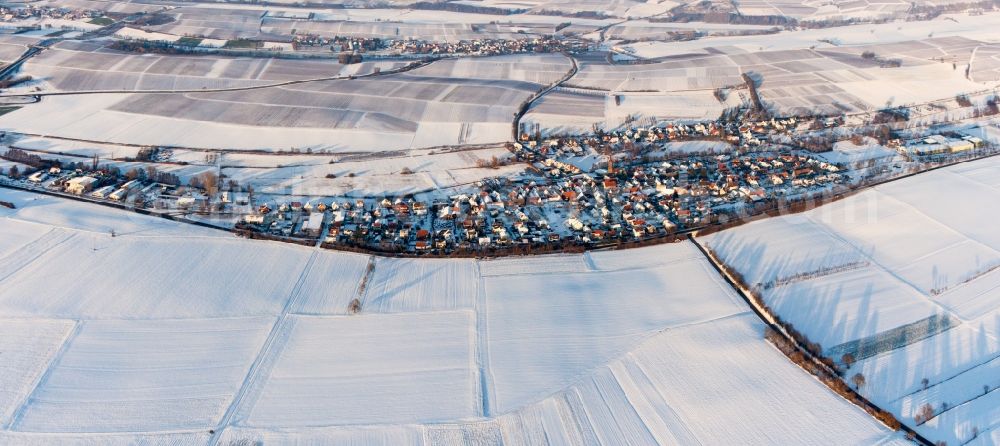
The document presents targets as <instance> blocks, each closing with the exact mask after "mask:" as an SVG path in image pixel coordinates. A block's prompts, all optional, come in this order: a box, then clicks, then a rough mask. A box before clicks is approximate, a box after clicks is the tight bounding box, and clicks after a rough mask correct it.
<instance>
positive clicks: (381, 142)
mask: <svg viewBox="0 0 1000 446" xmlns="http://www.w3.org/2000/svg"><path fill="white" fill-rule="evenodd" d="M83 56H84V57H86V56H87V54H84V55H83ZM131 57H137V58H139V57H141V56H131ZM194 60H195V61H197V62H198V63H200V64H208V65H211V66H205V67H202V68H203V69H204V70H209V71H211V70H213V69H218V68H219V67H218V66H215V65H212V64H216V63H219V61H218V60H216V59H211V58H208V59H194ZM139 61H141V62H143V63H148V62H149V60H148V59H139ZM235 61H239V59H235ZM251 62H252V63H258V62H261V61H259V60H256V61H251ZM272 63H276V62H272ZM213 67H214V68H213ZM249 69H250V68H249V67H243V68H241V72H243V73H245V72H246V70H249ZM290 69H293V68H290ZM337 69H338V70H339V68H337ZM569 69H570V62H569V60H568V59H567V58H565V57H564V56H562V55H557V54H555V55H552V54H550V55H521V56H503V57H492V58H476V59H462V60H441V61H438V62H435V63H432V64H430V65H427V66H425V67H421V68H418V69H415V70H411V71H409V72H406V73H402V74H396V75H386V76H376V77H370V78H356V79H345V80H332V81H316V82H308V83H302V84H296V85H285V86H278V87H272V88H264V89H254V90H243V91H215V92H204V93H202V92H197V93H185V94H181V93H178V94H149V93H147V94H141V93H133V94H124V93H122V94H117V93H115V94H99V95H80V96H51V97H47V98H46V99H45V100H43V101H42V102H41V103H39V104H35V105H34V106H32V107H25V108H23V109H20V110H17V111H15V112H12V113H8V114H6V115H4V116H2V117H0V127H2V128H7V129H13V128H17V129H18V130H19V131H21V132H25V133H33V134H44V135H49V136H55V137H63V138H74V139H81V140H86V141H101V142H111V143H126V144H143V145H166V146H180V147H191V148H216V149H221V148H224V149H229V150H240V149H252V150H265V151H271V150H290V149H293V148H295V149H299V150H302V149H304V148H309V149H310V150H329V151H352V150H366V151H387V150H399V149H411V148H420V147H434V146H442V145H454V144H486V143H500V142H504V141H506V140H507V139H509V137H510V132H511V122H512V120H513V117H514V114H515V112H516V111H517V109H518V107H519V106H520V105H521V103H522V102H524V101H526V100H527V99H528V98H529V97H531V95H532V94H533V93H535V92H536V91H538V90H541V89H542V88H543V87H544V86H546V85H548V84H549V83H552V82H555V81H556V80H558V79H559V78H560V77H562V76H563V75H564V74H565V73H566V72H567V71H568V70H569ZM333 74H336V73H333ZM91 75H92V73H89V72H88V74H87V76H91ZM101 76H104V74H101ZM329 76H330V75H327V76H326V77H329ZM174 77H175V76H174ZM171 79H173V77H171ZM197 79H202V78H197ZM199 82H200V81H199ZM85 115H86V117H83V118H81V117H82V116H85ZM40 116H45V117H46V118H45V119H40V118H39V117H40Z"/></svg>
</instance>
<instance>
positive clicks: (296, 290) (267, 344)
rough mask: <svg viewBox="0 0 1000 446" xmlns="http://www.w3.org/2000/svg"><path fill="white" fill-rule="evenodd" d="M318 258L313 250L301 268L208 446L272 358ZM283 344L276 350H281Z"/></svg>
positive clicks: (230, 417)
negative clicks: (263, 366) (293, 307)
mask: <svg viewBox="0 0 1000 446" xmlns="http://www.w3.org/2000/svg"><path fill="white" fill-rule="evenodd" d="M318 256H319V251H318V250H314V251H313V252H312V255H311V256H310V257H309V260H308V261H307V262H306V264H305V266H304V267H303V268H302V272H301V273H300V274H299V278H298V280H297V281H296V282H295V286H294V287H293V288H292V291H291V293H290V294H289V296H288V300H287V301H286V302H285V306H284V307H283V308H282V309H281V313H280V314H279V315H278V318H277V319H276V320H275V321H274V325H272V326H271V331H270V332H268V334H267V338H266V339H265V340H264V344H263V345H261V348H260V350H259V351H258V352H257V357H256V358H254V361H253V363H251V364H250V368H249V369H248V370H247V374H246V377H245V378H244V379H243V383H242V384H241V385H240V388H239V389H238V390H237V392H236V394H234V395H233V401H232V402H231V403H230V404H229V407H228V408H227V409H226V412H225V413H224V414H223V415H222V418H221V419H220V420H219V424H218V425H216V427H215V429H213V430H212V437H211V438H210V439H209V441H208V444H209V446H215V445H217V444H219V440H220V439H221V438H222V432H224V431H225V430H226V429H227V428H228V427H229V426H230V423H232V421H233V417H235V416H236V412H238V411H239V409H240V406H241V405H242V403H243V400H244V399H245V398H246V396H247V394H249V393H250V392H252V391H253V390H254V388H255V386H256V384H257V382H258V379H259V377H260V375H259V371H260V369H261V365H262V364H263V363H264V362H265V361H266V360H267V359H268V358H270V357H272V355H271V352H272V350H274V349H275V340H276V339H277V338H278V337H279V335H280V334H281V333H282V332H283V331H284V329H285V327H286V326H287V325H288V323H289V322H288V321H289V318H288V316H289V314H291V313H290V311H291V309H292V305H293V303H294V302H295V301H296V300H298V297H299V295H300V294H301V291H302V286H303V284H304V283H305V281H306V277H307V276H308V275H309V273H310V272H311V271H312V268H313V265H314V264H315V263H316V257H318ZM283 347H284V344H282V345H281V346H279V347H278V348H283Z"/></svg>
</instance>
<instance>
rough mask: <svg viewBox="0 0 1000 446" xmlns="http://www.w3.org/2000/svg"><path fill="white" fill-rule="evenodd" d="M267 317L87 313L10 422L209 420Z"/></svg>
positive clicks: (31, 427) (71, 426)
mask: <svg viewBox="0 0 1000 446" xmlns="http://www.w3.org/2000/svg"><path fill="white" fill-rule="evenodd" d="M271 321H272V320H270V319H200V320H166V321H87V322H83V323H82V325H81V328H80V329H79V332H78V333H76V334H75V335H74V337H73V338H72V339H70V340H69V341H68V342H69V345H68V347H67V348H66V349H65V352H64V353H63V354H62V356H60V357H59V358H56V360H55V363H54V364H53V365H52V366H51V367H50V368H49V370H48V372H46V376H45V379H44V380H43V381H42V382H41V384H40V385H39V387H38V388H36V389H35V391H34V392H33V393H32V394H31V397H30V398H29V399H28V400H27V402H26V403H25V406H24V408H23V409H22V410H21V414H20V417H19V418H18V419H17V420H16V421H15V423H14V426H13V428H14V430H18V431H27V432H149V431H166V430H184V429H208V428H209V427H212V426H215V424H216V423H218V422H219V420H220V419H221V417H222V414H223V412H225V410H226V408H227V407H228V405H229V402H230V401H231V400H232V397H233V395H234V393H235V392H236V391H237V389H239V387H240V385H241V383H242V382H243V379H244V377H245V376H246V373H247V370H248V369H249V368H250V363H251V361H252V360H253V358H254V356H255V355H256V353H257V350H258V349H259V348H260V346H261V344H262V343H263V342H264V338H265V336H266V334H267V331H268V329H269V328H270V325H271Z"/></svg>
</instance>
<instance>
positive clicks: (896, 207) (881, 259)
mask: <svg viewBox="0 0 1000 446" xmlns="http://www.w3.org/2000/svg"><path fill="white" fill-rule="evenodd" d="M998 169H1000V160H997V159H995V158H990V159H985V160H979V161H973V162H968V163H963V164H958V165H955V166H951V167H947V168H943V169H939V170H935V171H932V172H928V173H923V174H920V175H917V176H914V177H910V178H906V179H903V180H899V181H895V182H891V183H886V184H883V185H880V186H877V187H875V188H873V189H869V190H866V191H864V192H861V193H858V194H856V195H853V196H851V197H848V198H845V199H843V200H840V201H837V202H835V203H832V204H829V205H826V206H823V207H820V208H818V209H814V210H811V211H808V212H805V213H802V214H795V215H789V216H783V217H779V218H773V219H767V220H762V221H758V222H753V223H750V224H748V225H745V226H741V227H738V228H734V229H731V230H727V231H723V232H721V233H716V234H712V235H709V236H707V237H705V241H706V243H707V245H708V246H709V247H710V248H711V249H713V250H714V251H715V252H716V253H717V254H718V255H719V256H720V258H721V259H722V260H723V261H724V262H726V263H727V264H729V265H730V266H731V267H733V268H734V269H735V270H737V271H739V272H740V273H741V274H742V275H743V277H744V280H745V282H746V283H747V284H748V285H749V286H751V287H753V288H756V289H757V290H758V292H759V293H760V295H761V297H763V299H764V301H765V302H766V303H767V304H768V306H770V307H771V308H772V309H773V310H774V312H775V313H777V314H778V315H779V316H780V317H781V318H782V319H784V320H785V321H787V322H788V323H791V324H793V325H794V327H795V328H796V329H797V330H798V331H800V332H802V333H803V334H804V335H805V336H806V337H808V338H809V340H811V341H813V342H817V343H819V344H820V345H821V347H822V348H823V349H824V351H826V352H827V353H828V354H830V355H832V356H834V358H833V359H834V360H837V361H841V359H842V357H841V356H842V354H844V353H851V354H852V355H853V356H854V357H855V359H856V360H857V362H855V363H854V364H853V365H852V366H851V367H850V368H849V371H848V372H847V376H853V375H854V374H855V373H861V374H862V375H863V376H864V377H865V381H866V382H865V384H864V385H863V386H862V387H861V394H862V395H865V396H867V397H869V398H870V399H871V400H872V401H873V402H875V403H876V404H878V405H880V406H881V407H883V408H884V409H887V410H890V411H892V412H894V413H895V414H896V415H897V417H898V418H899V419H900V420H901V421H903V422H904V423H907V424H908V425H910V426H913V427H915V429H916V430H917V431H918V432H920V433H921V434H923V435H925V436H927V437H928V438H930V439H932V440H933V441H945V442H947V443H948V444H963V443H966V442H969V441H973V440H976V441H983V440H982V439H977V438H976V437H977V436H980V437H985V438H989V435H992V433H991V432H995V431H996V430H997V429H998V428H1000V417H998V415H997V412H996V410H997V409H996V408H997V403H996V398H997V396H996V393H997V392H996V391H995V390H996V389H997V388H1000V381H998V380H997V376H998V375H997V370H998V367H1000V362H998V358H1000V316H998V315H1000V293H998V292H997V290H998V289H1000V236H998V233H997V231H996V225H995V224H994V223H993V222H995V221H997V219H1000V212H998V210H997V208H996V207H995V206H991V205H989V203H993V202H995V201H996V200H997V197H998V189H997V188H996V186H997V181H996V172H997V170H998ZM925 405H927V406H928V407H930V408H931V415H932V417H931V418H930V419H929V420H923V419H920V420H918V419H916V416H917V415H918V414H919V413H921V412H922V411H923V410H926V409H924V406H925ZM921 418H924V417H921ZM985 441H986V443H987V444H988V443H989V440H985Z"/></svg>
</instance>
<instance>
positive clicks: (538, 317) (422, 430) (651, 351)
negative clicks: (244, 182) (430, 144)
mask: <svg viewBox="0 0 1000 446" xmlns="http://www.w3.org/2000/svg"><path fill="white" fill-rule="evenodd" d="M0 200H4V201H10V202H14V203H15V204H16V207H17V208H16V209H7V208H0V225H3V227H4V228H5V230H4V231H3V232H0V234H2V235H0V242H2V244H0V266H4V265H7V262H9V261H14V260H16V262H17V263H18V264H19V265H22V266H23V268H20V269H18V270H17V271H13V272H12V273H11V274H9V275H6V274H5V275H0V284H2V285H3V286H2V287H0V288H2V289H3V290H4V294H3V295H2V296H0V319H4V320H13V321H14V322H11V323H4V324H3V327H4V328H3V330H4V333H3V334H4V336H2V340H0V349H2V351H3V354H4V356H5V357H8V358H12V359H13V360H12V361H5V362H4V365H3V366H0V382H2V383H6V384H5V385H4V386H2V387H3V390H2V391H0V417H2V418H0V422H2V424H0V426H2V428H0V440H2V441H8V442H15V443H21V442H27V443H39V444H59V443H66V442H70V443H71V444H72V442H78V441H97V442H101V443H110V444H118V443H121V444H128V443H135V442H141V443H171V442H174V443H176V442H180V443H186V444H201V443H210V444H216V443H221V444H228V442H235V441H268V442H272V441H273V442H278V443H283V442H291V441H309V442H320V443H329V442H362V443H364V444H387V445H400V444H414V445H430V444H463V443H467V442H468V441H469V439H473V438H474V439H479V440H486V439H494V440H497V441H502V442H504V443H517V442H526V443H528V444H536V443H538V442H540V441H543V440H542V439H543V438H548V439H549V441H562V442H568V443H569V444H580V443H591V442H592V443H596V444H612V443H616V442H617V441H618V440H620V439H623V438H629V439H631V440H632V441H635V442H640V443H643V444H672V443H677V442H681V443H686V442H690V441H695V442H701V443H732V442H738V441H741V440H745V439H752V440H751V441H752V442H766V441H780V442H785V443H796V444H831V443H838V444H872V443H880V442H881V444H895V443H896V442H899V441H901V440H902V438H901V437H899V436H898V435H897V434H895V433H892V432H890V431H889V430H888V429H886V428H884V427H882V426H881V425H879V424H877V423H876V422H875V421H874V420H873V419H871V418H869V417H868V415H866V414H865V413H864V412H863V411H861V410H860V409H858V408H855V407H853V406H851V405H849V404H848V403H847V402H845V401H842V400H840V399H839V398H838V397H837V396H835V395H834V394H833V393H831V392H830V391H828V390H827V389H826V388H824V387H823V386H822V385H821V384H820V383H818V382H817V381H816V380H814V379H813V378H812V377H810V376H809V375H807V374H806V373H805V372H803V371H802V370H800V369H798V368H797V367H795V366H793V365H792V364H791V363H789V362H787V360H786V359H785V358H784V357H783V356H782V355H781V353H780V352H779V351H778V350H776V349H775V348H773V347H772V346H770V345H769V344H768V343H767V342H766V341H765V340H764V339H763V326H762V324H761V323H760V322H759V321H758V320H757V319H756V317H755V316H754V315H753V314H752V313H751V312H750V311H749V308H748V307H746V305H745V304H744V303H743V302H742V301H741V300H740V299H739V298H738V297H737V296H736V294H735V293H734V292H733V291H732V290H731V289H730V288H729V287H728V286H727V285H726V284H725V283H724V282H723V281H722V279H721V278H720V277H719V276H718V275H716V274H715V272H714V270H713V269H712V268H711V266H710V265H709V264H708V262H707V260H706V259H705V258H704V257H702V256H701V255H700V254H699V253H698V251H697V250H696V248H695V247H694V246H693V245H692V244H689V243H678V244H673V245H662V246H657V247H650V248H643V249H639V250H635V251H630V252H594V253H589V254H586V255H581V254H574V255H569V254H566V255H557V256H548V257H531V258H509V259H505V260H499V261H491V260H474V259H468V260H425V259H387V258H372V257H369V256H364V255H358V254H346V253H338V252H333V251H324V250H319V249H316V248H311V247H300V246H290V245H284V244H277V243H274V242H263V241H248V240H237V239H233V238H230V237H229V236H226V235H225V234H226V233H223V232H219V231H211V230H207V229H205V230H193V232H191V233H189V234H188V233H185V232H184V230H186V229H191V228H188V227H187V226H184V225H182V224H180V223H175V222H171V221H166V220H161V219H156V218H153V217H146V216H141V215H135V214H130V213H125V212H123V211H118V210H112V209H108V208H101V207H93V206H89V207H88V206H86V205H83V204H80V203H75V202H70V201H65V200H62V199H58V198H54V197H42V196H37V195H33V194H30V193H26V192H13V191H10V190H7V189H0ZM43 215H44V217H45V218H44V219H43V218H41V216H43ZM78 217H79V218H78ZM70 221H71V222H73V223H74V224H73V225H69V226H67V225H59V226H55V224H56V223H57V222H70ZM115 222H121V225H119V224H116V223H115ZM108 225H110V226H112V227H119V226H120V227H131V228H135V230H133V231H124V230H123V231H121V232H120V233H118V234H117V235H116V236H114V237H112V236H110V235H108V234H107V233H105V231H106V230H107V229H106V228H107V226H108ZM139 228H145V229H143V230H138V229H139ZM7 229H9V230H7ZM200 231H204V232H203V233H201V232H200ZM13 237H18V238H27V239H28V241H21V242H18V241H12V240H10V239H11V238H13ZM150 252H155V253H157V254H156V255H155V256H153V257H150V256H148V255H147V254H145V253H150ZM251 252H252V255H248V254H247V253H251ZM185 253H187V254H185ZM29 254H30V255H29ZM206 256H207V257H206ZM196 257H197V258H199V259H201V260H200V261H198V262H195V261H193V259H194V258H196ZM152 259H155V260H152ZM109 266H113V267H109ZM135 277H142V279H141V280H135V279H134V278H135ZM208 277H211V278H208ZM119 283H121V284H122V285H123V286H121V287H119V286H118V285H117V284H119ZM124 284H128V285H127V286H125V285H124ZM190 284H200V285H199V288H197V289H195V288H191V287H190ZM206 285H208V286H209V288H211V289H209V288H205V287H204V286H206ZM612 289H613V291H612ZM19 290H20V291H19ZM27 290H30V291H27ZM42 296H44V298H42ZM111 296H114V297H113V298H111ZM151 296H153V298H150V297H151ZM355 297H358V299H359V302H360V303H359V305H358V306H357V307H354V308H353V309H352V308H351V307H352V305H351V304H350V301H351V300H352V299H354V298H355ZM22 325H26V327H22ZM29 325H30V326H29ZM8 330H9V332H8ZM122 383H127V385H122ZM746 408H752V410H749V411H747V410H744V409H746ZM709 414H710V415H709Z"/></svg>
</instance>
